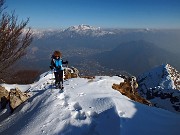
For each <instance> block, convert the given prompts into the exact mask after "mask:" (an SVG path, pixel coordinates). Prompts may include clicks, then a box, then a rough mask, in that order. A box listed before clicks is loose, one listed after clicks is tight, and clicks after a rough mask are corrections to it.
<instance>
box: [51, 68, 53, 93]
mask: <svg viewBox="0 0 180 135" xmlns="http://www.w3.org/2000/svg"><path fill="white" fill-rule="evenodd" d="M51 74H52V76H51V92H52V87H53V69H51Z"/></svg>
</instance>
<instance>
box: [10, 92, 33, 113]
mask: <svg viewBox="0 0 180 135" xmlns="http://www.w3.org/2000/svg"><path fill="white" fill-rule="evenodd" d="M29 97H30V94H28V93H24V92H21V91H20V90H19V89H18V88H15V89H11V90H10V92H9V102H10V107H11V108H12V110H14V109H15V108H17V107H18V106H19V105H20V104H22V103H23V102H25V101H26V100H27V99H28V98H29Z"/></svg>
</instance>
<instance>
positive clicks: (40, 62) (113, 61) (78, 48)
mask: <svg viewBox="0 0 180 135" xmlns="http://www.w3.org/2000/svg"><path fill="white" fill-rule="evenodd" d="M179 36H180V30H161V29H101V28H94V27H92V26H88V25H79V26H73V27H69V28H68V29H65V30H34V41H33V43H32V45H31V46H30V47H29V48H28V51H27V55H26V56H25V57H23V58H22V59H21V60H20V61H19V64H16V66H18V67H19V68H23V69H38V70H40V71H41V72H44V71H47V70H49V62H50V58H51V55H52V52H53V51H54V50H60V51H62V53H63V59H64V60H68V61H69V66H74V67H77V68H78V69H79V70H80V73H81V74H82V75H114V74H120V73H121V72H128V73H129V74H133V75H139V74H141V73H143V72H144V71H146V70H148V69H150V68H152V67H155V66H157V65H161V64H166V63H169V64H171V65H172V66H174V67H175V68H176V69H177V70H180V62H179V61H178V58H179V55H180V51H179V50H180V45H179V44H180V38H179ZM22 63H23V64H22Z"/></svg>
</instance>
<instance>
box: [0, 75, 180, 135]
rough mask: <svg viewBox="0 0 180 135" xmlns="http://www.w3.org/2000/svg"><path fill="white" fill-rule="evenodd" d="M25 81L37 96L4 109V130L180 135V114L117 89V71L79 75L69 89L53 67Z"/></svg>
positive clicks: (23, 134) (50, 134) (24, 134)
mask: <svg viewBox="0 0 180 135" xmlns="http://www.w3.org/2000/svg"><path fill="white" fill-rule="evenodd" d="M46 74H47V73H44V74H42V75H41V76H40V79H39V81H37V82H35V83H33V84H31V85H25V86H21V85H19V86H18V85H16V86H15V85H7V84H4V85H3V86H4V87H5V88H6V89H10V88H12V87H19V88H20V89H21V90H23V91H27V90H28V91H29V92H30V93H31V94H32V96H31V98H30V99H29V100H28V101H26V102H25V103H24V104H22V105H21V106H19V107H18V108H17V109H16V110H15V111H14V112H13V114H12V115H10V116H8V115H7V114H6V113H7V112H8V109H4V110H1V112H0V134H1V135H178V134H180V130H179V129H178V128H177V127H179V126H180V115H178V114H176V113H172V112H169V111H166V110H163V109H159V108H155V107H150V106H147V105H143V104H140V103H137V102H134V101H132V100H130V99H129V98H127V97H125V96H123V95H122V94H121V93H119V92H118V91H116V90H114V89H112V84H113V83H116V84H117V83H118V84H119V83H120V82H123V81H124V80H123V79H122V78H120V77H117V76H113V77H108V76H96V77H95V79H85V78H73V79H68V80H66V81H65V82H64V87H65V88H64V91H63V92H62V91H60V90H58V89H54V88H53V87H52V85H51V84H52V83H53V81H54V80H52V78H53V75H52V73H49V74H48V75H46Z"/></svg>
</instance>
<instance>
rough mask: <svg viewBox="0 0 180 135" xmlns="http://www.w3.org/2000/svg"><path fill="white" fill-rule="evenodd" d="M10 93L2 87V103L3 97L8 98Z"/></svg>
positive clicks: (0, 89) (0, 88) (0, 92)
mask: <svg viewBox="0 0 180 135" xmlns="http://www.w3.org/2000/svg"><path fill="white" fill-rule="evenodd" d="M8 95H9V92H8V91H7V90H6V89H5V88H4V87H2V86H0V102H1V98H2V97H6V98H8Z"/></svg>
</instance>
